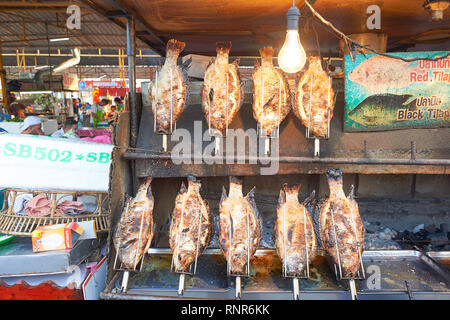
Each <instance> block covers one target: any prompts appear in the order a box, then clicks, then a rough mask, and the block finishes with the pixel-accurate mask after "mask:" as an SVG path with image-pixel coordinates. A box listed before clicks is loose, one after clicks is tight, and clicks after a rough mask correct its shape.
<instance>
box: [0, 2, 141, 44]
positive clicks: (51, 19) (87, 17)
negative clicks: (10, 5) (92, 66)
mask: <svg viewBox="0 0 450 320" xmlns="http://www.w3.org/2000/svg"><path fill="white" fill-rule="evenodd" d="M41 2H42V1H41ZM84 8H85V7H82V9H83V10H84ZM0 10H1V4H0ZM67 17H68V15H67V14H66V13H64V12H63V13H56V12H41V11H39V12H35V11H26V12H22V11H17V12H16V11H0V22H1V23H0V39H1V40H2V47H3V48H47V47H48V42H47V40H46V38H47V32H46V24H45V23H47V28H48V35H49V38H51V39H52V38H60V37H67V36H68V37H69V38H70V40H68V41H64V42H50V47H52V48H69V47H70V48H72V47H79V48H112V49H115V48H117V49H118V48H126V32H125V30H124V28H122V27H120V26H118V25H117V24H116V23H114V22H113V21H111V20H109V19H108V18H107V17H104V16H102V15H100V14H98V13H96V12H94V11H93V10H90V12H89V13H82V14H81V25H80V26H81V30H68V29H67V28H66V19H67ZM23 23H24V26H25V37H26V39H28V40H29V41H28V42H24V41H23V34H24V30H23ZM35 39H37V40H35ZM136 48H137V49H149V46H148V45H147V44H145V43H144V42H143V41H141V40H140V39H136Z"/></svg>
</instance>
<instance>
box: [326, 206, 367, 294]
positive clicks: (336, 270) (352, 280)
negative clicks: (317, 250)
mask: <svg viewBox="0 0 450 320" xmlns="http://www.w3.org/2000/svg"><path fill="white" fill-rule="evenodd" d="M330 210H331V222H332V224H333V235H334V244H335V245H334V246H335V247H336V256H337V260H338V263H337V265H336V263H335V264H333V266H334V270H333V271H334V274H335V276H336V280H337V281H342V280H348V281H349V287H350V294H351V298H352V300H358V294H357V290H356V285H355V280H364V279H365V278H366V275H365V272H364V264H363V261H362V256H361V250H360V248H361V243H360V242H359V241H358V236H357V233H356V228H355V225H354V224H352V227H353V232H354V235H355V239H356V241H357V244H356V246H357V248H358V260H359V265H360V268H359V269H358V275H357V277H343V276H342V264H341V256H340V254H339V247H338V242H337V232H336V225H335V223H334V210H333V208H330ZM350 211H351V213H352V214H353V209H352V208H351V207H350ZM363 241H364V240H363Z"/></svg>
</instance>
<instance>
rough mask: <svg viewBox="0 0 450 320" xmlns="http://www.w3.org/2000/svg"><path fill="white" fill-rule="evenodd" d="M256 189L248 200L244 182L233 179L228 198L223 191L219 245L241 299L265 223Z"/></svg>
mask: <svg viewBox="0 0 450 320" xmlns="http://www.w3.org/2000/svg"><path fill="white" fill-rule="evenodd" d="M254 190H255V188H253V189H252V190H251V191H250V192H249V193H248V194H247V195H246V196H245V197H244V195H243V193H242V181H241V180H239V179H237V178H236V177H230V189H229V193H228V196H227V194H226V191H225V188H223V189H222V198H221V200H220V205H219V225H220V232H219V245H220V248H221V250H222V253H223V255H224V257H225V258H226V259H227V268H228V275H233V276H236V277H237V278H236V296H237V298H240V296H241V285H240V282H241V279H240V277H241V276H248V275H249V269H250V259H251V257H252V256H253V255H254V254H255V252H256V249H257V248H258V246H259V243H260V241H261V230H262V221H261V217H260V215H259V212H258V209H257V208H256V203H255V200H254Z"/></svg>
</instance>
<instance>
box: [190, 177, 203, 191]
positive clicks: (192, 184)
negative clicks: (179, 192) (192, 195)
mask: <svg viewBox="0 0 450 320" xmlns="http://www.w3.org/2000/svg"><path fill="white" fill-rule="evenodd" d="M187 179H188V186H189V187H193V188H195V189H194V190H200V186H201V183H200V180H197V179H196V178H195V177H194V176H193V175H188V176H187Z"/></svg>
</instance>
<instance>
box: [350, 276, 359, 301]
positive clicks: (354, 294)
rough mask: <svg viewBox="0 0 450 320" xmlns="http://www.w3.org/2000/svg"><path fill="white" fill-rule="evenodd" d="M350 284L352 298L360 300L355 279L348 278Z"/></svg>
mask: <svg viewBox="0 0 450 320" xmlns="http://www.w3.org/2000/svg"><path fill="white" fill-rule="evenodd" d="M348 284H349V287H350V295H351V297H352V300H358V292H357V291H356V284H355V279H350V280H348Z"/></svg>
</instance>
